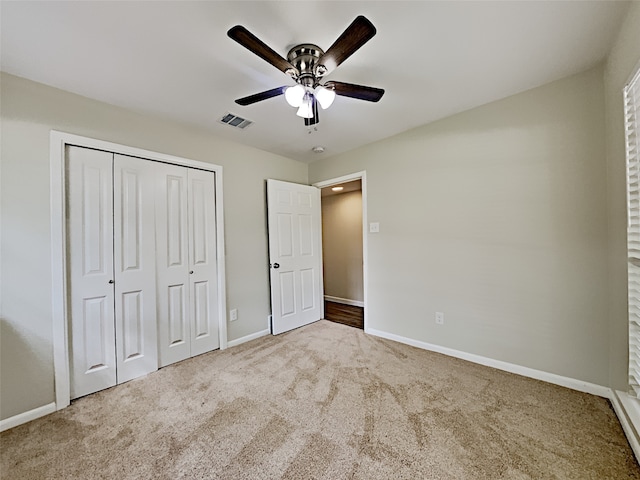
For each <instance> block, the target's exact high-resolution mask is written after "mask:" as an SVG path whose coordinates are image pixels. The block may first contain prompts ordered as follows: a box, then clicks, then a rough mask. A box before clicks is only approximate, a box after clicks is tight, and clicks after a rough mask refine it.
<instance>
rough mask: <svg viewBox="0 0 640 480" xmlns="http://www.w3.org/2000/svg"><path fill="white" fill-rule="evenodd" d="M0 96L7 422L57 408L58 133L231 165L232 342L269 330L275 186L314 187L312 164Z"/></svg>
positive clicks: (28, 94) (30, 87) (59, 97)
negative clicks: (53, 162)
mask: <svg viewBox="0 0 640 480" xmlns="http://www.w3.org/2000/svg"><path fill="white" fill-rule="evenodd" d="M0 96H1V101H2V104H1V107H2V110H1V122H2V123H1V125H0V127H1V132H2V147H1V151H0V153H1V155H2V164H1V166H2V176H1V182H2V183H1V197H0V201H1V207H0V208H1V212H0V213H1V220H2V224H1V242H2V243H1V258H2V264H1V271H0V293H1V299H2V306H1V308H2V310H1V313H0V317H1V321H0V328H1V331H0V335H1V358H0V364H1V367H0V381H1V385H2V388H1V389H0V418H2V419H5V418H8V417H11V416H13V415H16V414H19V413H22V412H25V411H28V410H31V409H33V408H37V407H40V406H42V405H45V404H48V403H50V402H53V401H54V390H53V388H54V385H53V356H52V355H53V354H52V331H51V329H52V325H51V316H52V313H51V253H50V248H51V247H50V244H51V243H50V219H49V208H50V199H49V195H50V193H49V184H50V175H49V132H50V130H51V129H55V130H60V131H64V132H69V133H74V134H78V135H83V136H87V137H92V138H97V139H100V140H106V141H110V142H115V143H120V144H123V145H129V146H133V147H138V148H144V149H147V150H152V151H157V152H162V153H166V154H171V155H177V156H181V157H186V158H191V159H194V160H200V161H204V162H210V163H215V164H218V165H222V166H223V168H224V171H223V179H224V206H225V237H226V253H227V255H226V267H227V306H228V308H237V309H238V317H239V318H238V320H237V321H235V322H232V323H229V324H228V329H229V339H230V340H233V339H236V338H240V337H242V336H245V335H248V334H252V333H255V332H258V331H261V330H264V329H266V328H267V315H268V314H269V313H270V302H269V284H268V278H269V277H268V274H269V272H268V269H267V267H266V266H267V265H268V258H267V237H266V215H265V213H266V211H265V208H266V207H265V200H264V199H265V179H266V178H276V179H280V180H287V181H293V182H298V183H307V166H306V165H305V164H302V163H299V162H296V161H293V160H290V159H287V158H284V157H280V156H277V155H273V154H270V153H266V152H263V151H259V150H256V149H252V148H248V147H243V146H240V145H238V144H234V143H231V142H227V141H223V140H220V139H218V138H216V137H214V136H213V135H211V134H210V133H208V132H206V131H203V130H198V129H195V128H191V127H188V126H184V125H180V124H176V123H170V122H164V121H160V120H155V119H152V118H149V117H145V116H143V115H138V114H134V113H131V112H128V111H126V110H123V109H120V108H116V107H113V106H110V105H107V104H104V103H100V102H97V101H93V100H89V99H87V98H84V97H81V96H78V95H72V94H69V93H66V92H63V91H60V90H56V89H53V88H50V87H47V86H44V85H41V84H37V83H34V82H30V81H27V80H23V79H20V78H17V77H14V76H10V75H6V74H2V77H1V91H0Z"/></svg>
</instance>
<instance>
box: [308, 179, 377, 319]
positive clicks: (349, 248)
mask: <svg viewBox="0 0 640 480" xmlns="http://www.w3.org/2000/svg"><path fill="white" fill-rule="evenodd" d="M364 183H365V180H364V172H361V173H358V174H353V175H349V176H346V177H340V178H336V179H333V180H328V181H325V182H321V183H318V184H316V185H315V186H316V187H319V188H320V189H321V190H320V194H321V210H322V269H323V287H324V288H323V291H324V299H323V300H324V318H325V319H326V320H330V321H333V322H337V323H342V324H345V325H349V326H352V327H356V328H361V329H365V327H366V321H365V318H366V308H365V305H366V300H365V299H366V285H365V284H366V274H365V271H366V248H365V245H366V233H365V228H364V225H365V205H366V196H365V192H366V187H365V185H364Z"/></svg>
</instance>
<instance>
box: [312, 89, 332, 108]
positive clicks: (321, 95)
mask: <svg viewBox="0 0 640 480" xmlns="http://www.w3.org/2000/svg"><path fill="white" fill-rule="evenodd" d="M314 95H315V97H316V100H318V103H319V104H320V106H321V107H322V109H323V110H326V109H327V108H329V107H330V106H331V104H332V103H333V101H334V100H335V99H336V92H335V91H333V90H332V89H330V88H327V87H323V86H322V85H318V86H317V87H316V89H315V91H314Z"/></svg>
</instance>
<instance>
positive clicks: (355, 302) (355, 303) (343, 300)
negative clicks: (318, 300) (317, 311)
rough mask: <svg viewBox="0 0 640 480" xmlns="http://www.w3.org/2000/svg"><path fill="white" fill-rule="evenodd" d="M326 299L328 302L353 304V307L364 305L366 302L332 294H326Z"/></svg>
mask: <svg viewBox="0 0 640 480" xmlns="http://www.w3.org/2000/svg"><path fill="white" fill-rule="evenodd" d="M324 299H325V301H327V302H334V303H341V304H343V305H351V306H353V307H364V302H361V301H360V300H350V299H348V298H340V297H332V296H331V295H325V296H324Z"/></svg>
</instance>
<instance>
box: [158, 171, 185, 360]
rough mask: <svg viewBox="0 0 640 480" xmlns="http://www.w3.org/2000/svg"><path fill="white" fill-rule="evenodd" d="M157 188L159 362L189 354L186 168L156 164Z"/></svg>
mask: <svg viewBox="0 0 640 480" xmlns="http://www.w3.org/2000/svg"><path fill="white" fill-rule="evenodd" d="M156 168H157V169H158V175H157V191H156V206H157V207H156V229H157V230H156V231H157V233H156V250H157V251H156V255H157V279H158V280H157V281H158V302H157V304H158V337H159V338H158V339H159V355H160V358H159V363H160V366H161V367H163V366H165V365H169V364H171V363H174V362H177V361H180V360H184V359H185V358H189V357H190V356H191V348H190V343H191V341H190V337H191V328H190V309H189V276H190V275H189V271H190V269H189V242H188V237H187V236H188V231H187V229H188V218H187V217H188V213H187V188H188V187H187V185H188V182H187V169H186V168H184V167H178V166H173V165H164V164H159V165H158V166H157V167H156Z"/></svg>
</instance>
